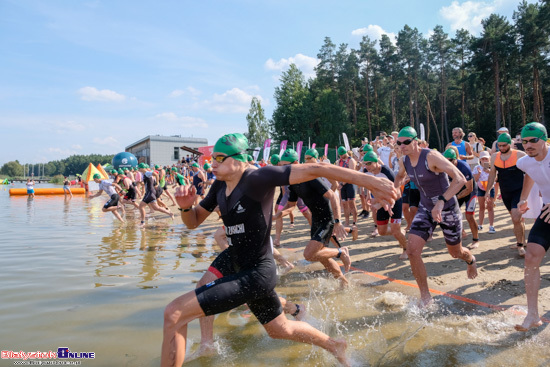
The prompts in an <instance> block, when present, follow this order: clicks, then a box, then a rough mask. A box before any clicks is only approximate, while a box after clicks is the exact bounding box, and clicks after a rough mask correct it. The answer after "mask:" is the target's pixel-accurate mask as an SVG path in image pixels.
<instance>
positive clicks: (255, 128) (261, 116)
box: [245, 97, 269, 147]
mask: <svg viewBox="0 0 550 367" xmlns="http://www.w3.org/2000/svg"><path fill="white" fill-rule="evenodd" d="M246 121H247V122H248V132H247V133H245V136H246V137H247V138H248V143H249V144H250V146H251V147H261V146H262V145H263V143H264V141H265V140H266V139H267V138H269V124H268V123H267V120H266V118H265V111H264V109H263V108H262V104H261V102H260V100H258V98H256V97H252V101H251V102H250V110H249V111H248V115H246Z"/></svg>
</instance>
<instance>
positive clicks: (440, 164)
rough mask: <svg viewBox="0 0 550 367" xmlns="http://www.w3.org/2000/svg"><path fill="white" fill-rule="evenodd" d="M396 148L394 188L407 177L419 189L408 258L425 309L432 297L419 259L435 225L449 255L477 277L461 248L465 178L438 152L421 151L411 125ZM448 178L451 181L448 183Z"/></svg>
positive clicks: (470, 260) (398, 141)
mask: <svg viewBox="0 0 550 367" xmlns="http://www.w3.org/2000/svg"><path fill="white" fill-rule="evenodd" d="M397 145H399V146H400V147H401V151H402V152H403V155H404V156H405V157H404V159H403V160H401V161H399V165H400V167H399V173H398V174H397V177H396V178H395V187H396V188H399V187H400V186H401V183H402V182H403V181H404V180H405V177H406V175H408V176H409V178H410V180H411V181H412V182H414V183H415V185H416V186H417V187H418V189H419V190H420V207H419V208H418V211H417V213H416V215H415V217H414V220H413V223H412V225H411V230H410V231H409V238H408V241H407V255H408V256H409V260H410V262H411V269H412V273H413V275H414V277H415V279H416V283H417V284H418V288H419V289H420V304H421V306H428V305H429V304H431V303H432V296H431V295H430V290H429V287H428V274H427V272H426V266H425V265H424V261H423V260H422V249H423V248H424V245H425V244H426V241H427V240H428V238H430V236H431V235H432V233H433V230H434V229H435V227H436V226H437V225H438V224H439V226H440V227H441V229H442V230H443V236H444V237H445V242H446V244H447V250H448V251H449V254H450V255H451V256H452V257H453V258H459V259H461V260H464V261H465V262H466V264H467V265H468V266H467V271H466V273H467V275H468V278H470V279H474V278H475V277H476V276H477V267H476V263H475V258H474V256H472V254H471V253H470V251H469V250H468V249H466V248H464V247H462V237H461V236H462V214H461V213H460V208H459V206H458V202H457V199H456V196H455V195H456V194H457V193H458V192H459V191H460V189H461V187H462V186H464V184H466V179H465V178H464V176H463V175H462V173H460V171H459V170H458V168H456V167H455V166H454V165H453V164H452V163H451V162H449V161H448V160H446V159H445V157H443V155H442V154H441V153H439V152H437V151H433V150H429V149H421V148H420V147H419V146H418V141H417V134H416V130H414V129H413V128H412V127H410V126H407V127H404V128H403V129H401V131H400V132H399V135H398V138H397ZM449 176H450V177H451V178H452V180H453V181H452V183H451V184H449V179H448V177H449Z"/></svg>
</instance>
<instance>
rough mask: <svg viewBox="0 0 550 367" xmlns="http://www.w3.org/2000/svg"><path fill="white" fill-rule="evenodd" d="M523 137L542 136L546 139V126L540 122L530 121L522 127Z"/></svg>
mask: <svg viewBox="0 0 550 367" xmlns="http://www.w3.org/2000/svg"><path fill="white" fill-rule="evenodd" d="M521 138H522V139H523V138H540V139H544V140H546V139H547V138H548V133H547V132H546V127H545V126H544V125H543V124H541V123H540V122H530V123H528V124H527V125H525V126H524V127H523V129H521Z"/></svg>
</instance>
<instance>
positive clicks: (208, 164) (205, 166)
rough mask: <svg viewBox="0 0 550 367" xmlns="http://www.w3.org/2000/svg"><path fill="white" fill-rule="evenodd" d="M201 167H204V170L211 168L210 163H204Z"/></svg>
mask: <svg viewBox="0 0 550 367" xmlns="http://www.w3.org/2000/svg"><path fill="white" fill-rule="evenodd" d="M202 168H204V170H205V171H206V170H207V169H210V168H212V166H211V165H210V163H205V164H204V166H202Z"/></svg>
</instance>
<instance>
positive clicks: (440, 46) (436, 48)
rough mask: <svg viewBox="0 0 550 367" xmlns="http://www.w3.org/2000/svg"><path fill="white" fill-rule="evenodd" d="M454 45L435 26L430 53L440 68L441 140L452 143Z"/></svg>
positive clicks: (438, 27) (439, 28) (440, 27)
mask: <svg viewBox="0 0 550 367" xmlns="http://www.w3.org/2000/svg"><path fill="white" fill-rule="evenodd" d="M451 48H452V44H451V41H450V40H449V36H448V35H447V33H445V32H444V31H443V27H442V26H440V25H437V26H435V28H434V31H433V34H432V35H431V36H430V52H431V54H432V60H433V62H434V66H438V67H439V83H440V91H439V103H440V111H439V112H440V118H441V125H442V129H441V140H443V141H446V142H448V141H450V137H449V126H448V123H447V84H448V83H447V73H446V69H447V65H448V63H449V61H450V60H449V55H450V53H451Z"/></svg>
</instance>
